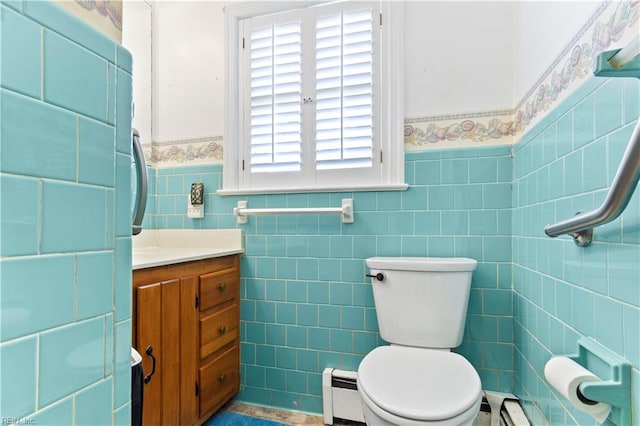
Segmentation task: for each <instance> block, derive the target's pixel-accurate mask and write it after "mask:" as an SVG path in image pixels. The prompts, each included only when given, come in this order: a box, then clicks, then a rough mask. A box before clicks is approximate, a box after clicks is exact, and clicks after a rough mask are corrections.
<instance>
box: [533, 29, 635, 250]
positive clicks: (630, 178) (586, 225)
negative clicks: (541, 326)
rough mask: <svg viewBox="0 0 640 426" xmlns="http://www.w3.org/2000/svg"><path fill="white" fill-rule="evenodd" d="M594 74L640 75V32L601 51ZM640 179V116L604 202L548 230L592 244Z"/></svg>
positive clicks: (600, 75)
mask: <svg viewBox="0 0 640 426" xmlns="http://www.w3.org/2000/svg"><path fill="white" fill-rule="evenodd" d="M593 74H594V75H595V76H597V77H637V78H640V34H638V35H636V36H635V37H634V38H633V39H632V40H631V42H630V43H628V44H627V46H625V47H624V48H622V49H618V50H609V51H606V52H601V53H600V54H599V55H598V56H597V58H596V61H595V68H594V71H593ZM638 180H640V117H639V118H638V121H637V122H636V127H635V128H634V129H633V133H632V134H631V139H629V144H628V145H627V149H626V150H625V151H624V154H623V155H622V160H621V161H620V166H618V171H617V172H616V175H615V177H614V178H613V182H612V183H611V187H610V188H609V193H608V194H607V197H606V198H605V200H604V201H603V203H602V205H600V207H598V208H597V209H595V210H591V211H588V212H586V213H578V214H577V215H576V216H574V217H572V218H569V219H565V220H562V221H560V222H556V223H553V224H549V225H547V226H545V227H544V232H545V233H546V234H547V235H548V236H550V237H557V236H558V235H562V234H570V235H571V236H572V237H573V240H574V242H575V243H576V244H577V245H578V246H580V247H586V246H588V245H589V244H591V241H592V240H593V227H595V226H598V225H604V224H605V223H609V222H611V221H613V220H615V219H616V218H617V217H618V216H620V214H622V212H623V211H624V209H625V208H626V207H627V204H629V200H630V199H631V196H632V195H633V191H634V190H635V188H636V186H637V185H638Z"/></svg>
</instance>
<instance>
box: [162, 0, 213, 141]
mask: <svg viewBox="0 0 640 426" xmlns="http://www.w3.org/2000/svg"><path fill="white" fill-rule="evenodd" d="M222 6H223V3H222V2H213V1H206V2H187V1H179V2H178V1H167V2H165V1H162V2H156V3H155V4H154V15H153V16H154V20H153V57H154V58H153V102H154V108H153V139H154V141H155V142H165V141H173V140H181V139H194V138H202V137H210V136H220V135H222V134H223V129H224V126H223V123H224V108H223V107H224V95H223V94H224V91H223V84H224V14H223V11H222Z"/></svg>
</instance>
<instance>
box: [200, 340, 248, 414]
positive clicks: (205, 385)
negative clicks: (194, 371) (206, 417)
mask: <svg viewBox="0 0 640 426" xmlns="http://www.w3.org/2000/svg"><path fill="white" fill-rule="evenodd" d="M238 359H239V355H238V346H233V347H232V348H231V349H229V350H228V351H226V352H225V353H223V354H222V355H221V356H220V357H219V358H216V359H214V360H213V361H211V362H210V363H208V364H206V365H204V366H202V367H200V415H202V414H203V413H204V412H205V411H206V410H207V409H209V408H210V407H212V406H215V405H216V404H218V403H220V401H223V400H225V398H227V399H228V397H229V395H231V394H233V393H235V392H237V391H238V389H239V387H240V371H239V365H240V363H239V362H238Z"/></svg>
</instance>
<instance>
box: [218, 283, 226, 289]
mask: <svg viewBox="0 0 640 426" xmlns="http://www.w3.org/2000/svg"><path fill="white" fill-rule="evenodd" d="M226 289H227V283H222V284H220V291H225V290H226Z"/></svg>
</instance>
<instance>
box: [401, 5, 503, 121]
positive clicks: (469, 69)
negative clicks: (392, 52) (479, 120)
mask: <svg viewBox="0 0 640 426" xmlns="http://www.w3.org/2000/svg"><path fill="white" fill-rule="evenodd" d="M514 7H515V3H513V2H484V1H465V2H457V1H412V2H407V4H406V6H405V14H406V17H405V23H406V26H405V28H404V31H405V52H404V56H405V64H404V66H405V76H406V79H405V116H406V117H421V116H430V115H438V114H452V113H464V112H477V111H487V110H499V109H510V108H512V107H513V105H512V104H513V101H512V98H513V96H512V85H513V73H512V70H511V63H512V62H511V54H512V53H511V52H512V51H513V41H512V37H511V34H512V32H513V15H514Z"/></svg>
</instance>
